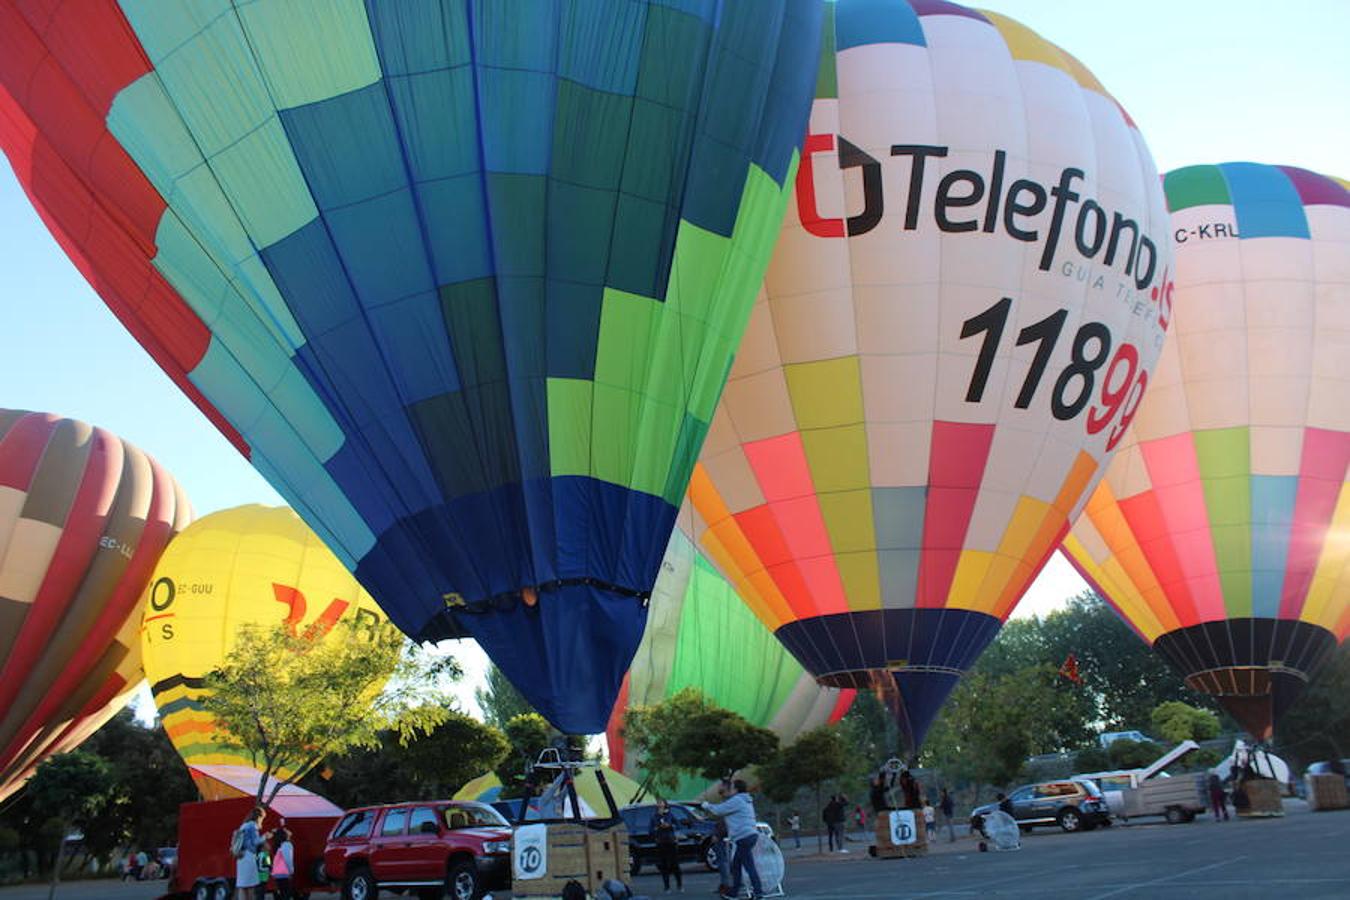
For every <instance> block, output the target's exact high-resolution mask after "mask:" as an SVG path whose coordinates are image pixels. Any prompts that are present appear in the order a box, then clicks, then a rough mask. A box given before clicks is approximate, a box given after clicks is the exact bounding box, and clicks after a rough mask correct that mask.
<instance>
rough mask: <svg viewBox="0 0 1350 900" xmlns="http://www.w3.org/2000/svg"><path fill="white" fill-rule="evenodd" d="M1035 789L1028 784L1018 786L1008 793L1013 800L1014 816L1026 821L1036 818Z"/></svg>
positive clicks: (1020, 820)
mask: <svg viewBox="0 0 1350 900" xmlns="http://www.w3.org/2000/svg"><path fill="white" fill-rule="evenodd" d="M1035 790H1036V789H1035V788H1034V787H1033V786H1031V785H1028V786H1027V787H1023V788H1018V789H1017V790H1015V791H1013V792H1012V793H1011V794H1009V795H1008V799H1009V800H1010V801H1012V808H1013V818H1014V819H1016V820H1017V821H1019V822H1025V821H1027V820H1028V819H1034V818H1036V807H1035V799H1036V793H1035Z"/></svg>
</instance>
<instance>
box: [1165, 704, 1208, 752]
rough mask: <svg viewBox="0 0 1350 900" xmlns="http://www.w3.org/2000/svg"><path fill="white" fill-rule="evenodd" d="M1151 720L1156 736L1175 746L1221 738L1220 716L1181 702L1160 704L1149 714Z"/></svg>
mask: <svg viewBox="0 0 1350 900" xmlns="http://www.w3.org/2000/svg"><path fill="white" fill-rule="evenodd" d="M1149 720H1150V721H1151V722H1152V723H1153V731H1154V733H1155V734H1157V735H1158V736H1159V737H1161V738H1163V740H1167V741H1171V742H1172V743H1174V744H1179V743H1181V742H1182V741H1207V740H1209V739H1210V738H1213V737H1218V736H1219V717H1218V716H1216V715H1214V713H1212V712H1210V711H1209V710H1207V709H1199V708H1197V707H1194V706H1191V705H1189V704H1187V703H1182V702H1181V701H1180V700H1168V701H1166V702H1165V703H1159V704H1158V705H1157V706H1155V707H1154V708H1153V712H1152V713H1150V714H1149Z"/></svg>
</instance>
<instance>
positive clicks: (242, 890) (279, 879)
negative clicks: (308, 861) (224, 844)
mask: <svg viewBox="0 0 1350 900" xmlns="http://www.w3.org/2000/svg"><path fill="white" fill-rule="evenodd" d="M265 815H266V813H265V812H264V810H263V808H262V807H261V806H255V807H254V808H253V812H251V813H249V816H248V818H247V819H245V820H244V823H243V824H242V825H240V826H239V828H238V829H237V830H236V831H235V833H234V836H233V838H232V840H231V842H230V848H231V850H232V851H233V852H234V859H235V867H234V885H235V888H236V889H237V893H236V897H237V898H238V900H263V897H264V896H265V891H266V884H267V882H268V880H269V879H271V881H272V882H273V883H274V884H275V885H276V890H275V892H274V893H273V895H272V896H273V897H274V898H276V900H291V897H292V896H293V895H292V893H291V878H292V876H293V875H294V873H295V845H294V844H293V843H291V833H290V832H289V831H288V830H286V828H285V827H284V826H282V827H280V828H276V829H274V830H273V831H272V832H271V833H267V834H265V833H264V832H263V830H262V823H263V818H264V817H265Z"/></svg>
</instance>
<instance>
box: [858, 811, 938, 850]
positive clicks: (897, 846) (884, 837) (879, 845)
mask: <svg viewBox="0 0 1350 900" xmlns="http://www.w3.org/2000/svg"><path fill="white" fill-rule="evenodd" d="M897 812H901V810H892V811H891V813H878V814H877V816H876V837H877V842H876V845H875V847H876V852H875V853H871V852H870V850H869V854H870V855H873V856H876V857H877V858H878V859H911V858H913V857H917V856H927V855H928V829H927V827H925V824H924V820H923V812H922V811H921V810H908V812H911V813H913V815H914V822H913V826H912V827H913V839H912V840H910V841H908V842H897V841H896V840H895V828H894V827H893V825H892V822H891V815H893V814H894V813H897Z"/></svg>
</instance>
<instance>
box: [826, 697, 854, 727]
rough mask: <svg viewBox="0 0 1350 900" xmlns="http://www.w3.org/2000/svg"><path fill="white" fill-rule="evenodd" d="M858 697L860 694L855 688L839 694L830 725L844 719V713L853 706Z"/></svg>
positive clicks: (831, 713) (831, 714)
mask: <svg viewBox="0 0 1350 900" xmlns="http://www.w3.org/2000/svg"><path fill="white" fill-rule="evenodd" d="M857 697H858V692H857V690H855V689H854V688H844V689H843V690H841V691H840V692H839V699H838V700H836V701H835V704H834V709H833V710H832V711H831V712H830V724H831V725H834V724H836V723H838V721H839V720H840V719H842V718H843V717H844V713H846V712H848V711H849V708H850V707H851V706H853V701H854V700H856V699H857Z"/></svg>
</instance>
